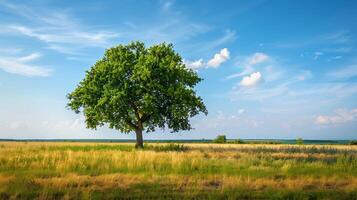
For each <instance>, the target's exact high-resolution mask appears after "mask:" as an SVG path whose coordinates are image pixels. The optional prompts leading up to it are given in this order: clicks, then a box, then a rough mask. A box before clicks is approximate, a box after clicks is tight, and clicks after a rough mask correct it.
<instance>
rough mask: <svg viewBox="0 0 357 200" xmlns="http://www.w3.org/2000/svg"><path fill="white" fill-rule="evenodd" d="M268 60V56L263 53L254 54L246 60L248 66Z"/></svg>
mask: <svg viewBox="0 0 357 200" xmlns="http://www.w3.org/2000/svg"><path fill="white" fill-rule="evenodd" d="M268 59H269V56H268V55H266V54H264V53H259V52H258V53H255V54H253V56H251V57H250V58H249V60H248V64H249V65H256V64H259V63H263V62H265V61H267V60H268Z"/></svg>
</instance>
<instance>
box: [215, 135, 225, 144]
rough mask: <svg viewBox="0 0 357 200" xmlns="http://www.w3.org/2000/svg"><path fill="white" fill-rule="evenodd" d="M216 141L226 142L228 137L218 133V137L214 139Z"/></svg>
mask: <svg viewBox="0 0 357 200" xmlns="http://www.w3.org/2000/svg"><path fill="white" fill-rule="evenodd" d="M213 142H214V143H226V142H227V138H226V136H225V135H218V136H217V137H216V139H214V140H213Z"/></svg>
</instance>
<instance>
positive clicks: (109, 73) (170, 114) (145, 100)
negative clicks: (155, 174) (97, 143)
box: [67, 42, 207, 147]
mask: <svg viewBox="0 0 357 200" xmlns="http://www.w3.org/2000/svg"><path fill="white" fill-rule="evenodd" d="M200 81H202V79H201V78H200V77H199V76H198V75H197V73H196V72H195V71H193V70H192V69H189V68H187V67H186V66H185V64H184V63H183V61H182V58H181V56H180V55H179V54H178V53H176V52H175V51H174V49H173V45H172V44H166V43H161V44H158V45H153V46H151V47H149V48H146V47H145V45H144V43H142V42H131V43H130V44H128V45H118V46H116V47H113V48H110V49H107V50H106V52H105V54H104V56H103V58H101V59H100V60H98V61H97V62H96V63H95V64H94V65H93V66H92V67H91V69H90V70H88V71H87V72H86V76H85V78H84V79H83V80H82V81H81V82H80V83H79V84H78V86H77V87H76V88H75V90H74V91H73V92H72V93H70V94H68V95H67V97H68V99H69V103H68V107H69V108H71V109H72V110H74V111H75V112H76V113H80V112H82V113H83V114H84V116H85V121H86V125H87V128H92V129H96V128H97V127H100V126H103V125H104V124H107V125H108V126H109V127H110V128H113V129H117V130H119V131H120V132H122V133H129V132H131V131H135V132H136V137H137V146H138V147H142V146H143V141H142V131H146V132H151V131H154V130H155V128H165V127H167V128H169V129H170V130H171V131H172V132H177V131H179V130H190V129H192V127H191V125H190V123H189V119H190V117H193V116H195V115H197V114H199V113H200V112H202V113H204V114H207V109H206V107H205V105H204V103H203V100H202V99H201V98H200V97H199V96H197V95H196V91H195V90H194V87H195V85H196V84H197V83H199V82H200ZM140 140H141V141H140Z"/></svg>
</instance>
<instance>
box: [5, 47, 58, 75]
mask: <svg viewBox="0 0 357 200" xmlns="http://www.w3.org/2000/svg"><path fill="white" fill-rule="evenodd" d="M39 57H40V54H39V53H33V54H30V55H28V56H25V57H0V69H2V70H3V71H5V72H8V73H12V74H19V75H23V76H43V77H46V76H49V75H51V72H52V70H51V69H47V68H44V67H40V66H36V65H32V64H28V62H30V61H33V60H36V59H38V58H39Z"/></svg>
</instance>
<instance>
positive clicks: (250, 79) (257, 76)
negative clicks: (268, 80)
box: [239, 72, 263, 87]
mask: <svg viewBox="0 0 357 200" xmlns="http://www.w3.org/2000/svg"><path fill="white" fill-rule="evenodd" d="M262 80H263V77H262V75H261V73H260V72H255V73H253V74H251V75H249V76H245V77H243V79H242V80H241V81H240V83H239V84H240V85H241V86H245V87H251V86H255V85H257V84H259V83H260V82H261V81H262Z"/></svg>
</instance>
